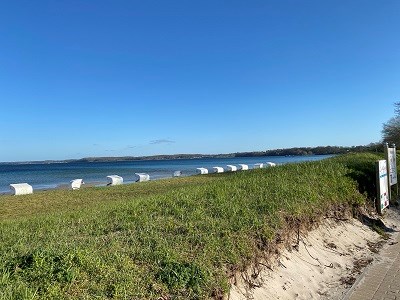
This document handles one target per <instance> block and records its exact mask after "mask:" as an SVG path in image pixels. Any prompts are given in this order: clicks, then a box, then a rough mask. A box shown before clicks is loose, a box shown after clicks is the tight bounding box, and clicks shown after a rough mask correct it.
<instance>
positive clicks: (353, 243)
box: [229, 209, 400, 300]
mask: <svg viewBox="0 0 400 300" xmlns="http://www.w3.org/2000/svg"><path fill="white" fill-rule="evenodd" d="M383 220H384V223H385V225H386V226H387V227H390V228H393V229H396V228H400V217H399V211H398V210H396V209H390V210H388V211H387V212H386V213H385V217H384V219H383ZM387 242H388V241H387V240H384V239H383V237H382V236H381V235H379V234H378V233H376V232H375V231H373V230H371V229H370V227H368V226H366V225H364V224H362V223H361V222H359V221H358V220H356V219H350V220H346V221H339V222H338V221H337V220H333V219H325V220H324V221H323V223H322V224H321V225H320V226H319V227H318V228H317V229H314V230H312V231H311V232H309V233H308V234H307V235H305V234H301V235H300V239H299V243H298V246H297V247H292V248H291V249H285V250H284V251H283V252H281V254H280V256H279V257H278V258H277V259H276V261H275V262H273V263H272V265H268V266H267V264H266V265H265V266H261V268H260V269H261V271H260V273H259V274H257V275H258V276H257V277H256V276H255V274H254V273H258V272H254V271H252V270H249V272H247V274H242V275H241V276H237V277H236V278H235V279H234V280H233V281H234V283H233V285H232V287H231V291H230V295H229V299H231V300H245V299H254V300H258V299H260V300H261V299H263V300H264V299H274V300H275V299H342V298H343V297H344V296H345V295H346V293H348V291H349V289H350V288H351V286H352V285H353V284H354V282H356V280H357V278H358V277H359V276H360V274H361V273H362V271H363V270H364V268H365V267H366V266H367V265H368V264H370V263H371V262H372V261H373V260H374V259H376V258H377V257H378V256H379V249H380V248H381V247H382V246H383V245H384V244H385V243H387ZM292 244H293V245H297V239H296V240H295V241H293V243H292Z"/></svg>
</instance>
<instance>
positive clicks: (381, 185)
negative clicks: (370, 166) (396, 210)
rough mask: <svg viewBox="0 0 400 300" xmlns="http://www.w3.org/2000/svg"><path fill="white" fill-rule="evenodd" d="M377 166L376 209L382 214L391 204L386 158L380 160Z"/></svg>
mask: <svg viewBox="0 0 400 300" xmlns="http://www.w3.org/2000/svg"><path fill="white" fill-rule="evenodd" d="M375 167H376V188H377V199H376V209H377V211H378V213H380V214H381V213H382V211H383V210H384V209H385V208H386V207H388V206H389V183H388V173H387V163H386V160H378V161H377V162H376V165H375Z"/></svg>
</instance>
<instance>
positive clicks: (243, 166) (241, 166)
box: [239, 164, 249, 171]
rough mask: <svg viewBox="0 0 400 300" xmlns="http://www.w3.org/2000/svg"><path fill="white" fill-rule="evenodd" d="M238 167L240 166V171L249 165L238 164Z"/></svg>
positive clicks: (246, 168)
mask: <svg viewBox="0 0 400 300" xmlns="http://www.w3.org/2000/svg"><path fill="white" fill-rule="evenodd" d="M239 167H240V170H242V171H245V170H248V169H249V166H248V165H245V164H239Z"/></svg>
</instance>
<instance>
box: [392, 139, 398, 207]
mask: <svg viewBox="0 0 400 300" xmlns="http://www.w3.org/2000/svg"><path fill="white" fill-rule="evenodd" d="M392 148H393V149H394V155H395V156H396V164H395V168H396V174H397V149H396V145H395V144H392ZM398 198H399V183H398V181H397V180H396V203H397V201H398Z"/></svg>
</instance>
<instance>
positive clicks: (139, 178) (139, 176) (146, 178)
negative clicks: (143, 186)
mask: <svg viewBox="0 0 400 300" xmlns="http://www.w3.org/2000/svg"><path fill="white" fill-rule="evenodd" d="M135 175H136V182H143V181H149V180H150V175H149V174H146V173H135Z"/></svg>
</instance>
